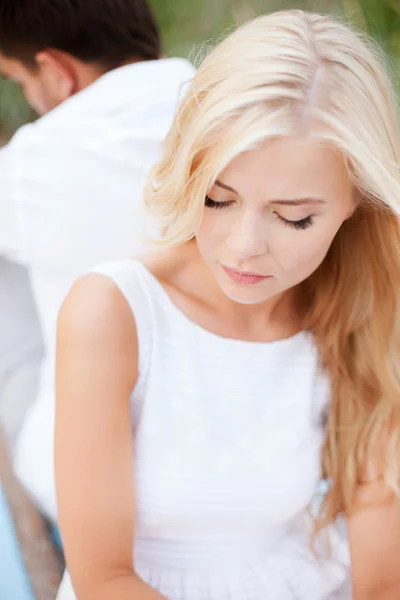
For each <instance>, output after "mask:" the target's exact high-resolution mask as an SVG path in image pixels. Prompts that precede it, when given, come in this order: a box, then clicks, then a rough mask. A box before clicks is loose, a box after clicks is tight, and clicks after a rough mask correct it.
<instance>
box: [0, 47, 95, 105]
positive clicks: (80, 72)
mask: <svg viewBox="0 0 400 600" xmlns="http://www.w3.org/2000/svg"><path fill="white" fill-rule="evenodd" d="M35 63H36V65H35V67H34V68H31V67H28V66H27V65H25V64H24V63H23V62H21V61H20V60H18V59H16V58H12V57H11V58H10V57H8V56H4V55H3V54H1V53H0V73H2V75H3V77H5V78H6V79H10V80H11V81H14V82H15V83H16V84H17V85H19V86H21V88H22V91H23V92H24V95H25V98H26V100H27V102H28V103H29V105H30V106H31V107H32V108H33V109H34V110H35V111H36V112H37V113H38V114H39V115H44V114H46V113H48V112H49V111H51V110H53V108H55V107H56V106H58V105H59V104H61V103H62V102H64V101H65V100H67V99H68V98H70V97H71V96H73V95H74V94H76V93H77V92H79V91H81V90H83V89H84V88H86V87H88V86H89V85H91V84H92V83H93V82H94V81H96V79H98V78H99V77H100V76H101V75H102V74H103V71H102V70H101V69H100V68H99V67H98V66H94V65H87V64H85V63H83V62H81V61H80V60H78V59H76V58H74V57H73V56H71V55H70V54H67V53H65V52H62V51H60V50H54V49H49V50H46V51H43V52H38V53H37V54H36V56H35Z"/></svg>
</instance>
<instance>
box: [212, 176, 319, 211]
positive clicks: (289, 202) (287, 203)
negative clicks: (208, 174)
mask: <svg viewBox="0 0 400 600" xmlns="http://www.w3.org/2000/svg"><path fill="white" fill-rule="evenodd" d="M214 185H216V186H217V187H220V188H223V189H224V190H228V192H233V193H234V194H236V195H237V196H239V193H238V192H237V191H236V190H235V189H234V188H232V187H230V186H229V185H226V184H225V183H222V181H219V180H218V179H217V180H216V182H215V184H214ZM269 203H270V204H278V205H280V206H303V205H304V204H326V202H325V200H322V198H295V199H293V200H270V202H269Z"/></svg>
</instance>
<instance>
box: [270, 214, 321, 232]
mask: <svg viewBox="0 0 400 600" xmlns="http://www.w3.org/2000/svg"><path fill="white" fill-rule="evenodd" d="M275 215H276V217H277V219H279V221H280V222H281V223H283V225H285V227H292V228H293V229H308V228H309V227H311V226H312V225H313V223H314V220H313V215H310V216H309V217H305V218H304V219H300V220H299V221H289V220H288V219H284V218H283V217H281V215H278V213H275Z"/></svg>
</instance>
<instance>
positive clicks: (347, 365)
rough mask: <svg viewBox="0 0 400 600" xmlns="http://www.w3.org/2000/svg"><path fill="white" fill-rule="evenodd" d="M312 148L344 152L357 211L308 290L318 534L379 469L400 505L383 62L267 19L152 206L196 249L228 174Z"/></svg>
mask: <svg viewBox="0 0 400 600" xmlns="http://www.w3.org/2000/svg"><path fill="white" fill-rule="evenodd" d="M296 135H307V136H313V137H314V138H317V139H319V140H321V142H322V143H324V144H328V145H330V146H331V147H333V148H335V149H336V150H337V151H339V152H340V154H341V156H342V157H343V165H344V168H345V169H346V170H347V172H348V176H349V178H350V179H351V181H352V183H353V189H354V197H355V200H356V202H357V210H356V212H355V214H354V216H353V217H352V218H350V219H349V220H348V221H346V222H345V223H344V224H343V226H342V227H341V229H340V231H339V232H338V234H337V236H336V238H335V239H334V241H333V243H332V246H331V248H330V250H329V253H328V255H327V257H326V259H325V260H324V262H323V263H322V265H321V266H320V267H319V268H318V270H317V271H316V272H315V273H314V274H313V275H312V276H311V277H310V278H309V279H307V280H306V281H305V282H303V284H301V285H300V287H299V290H300V291H301V294H302V297H303V299H304V305H305V306H306V315H305V323H304V327H305V329H308V330H310V331H311V332H312V333H313V335H314V337H315V340H316V343H317V345H318V348H319V352H320V357H321V363H322V365H323V366H324V368H325V369H326V370H327V372H328V374H329V376H330V379H331V389H332V400H331V408H330V413H329V418H328V424H327V428H326V436H325V442H324V448H323V471H324V476H325V477H326V478H328V479H329V480H330V482H331V486H330V489H329V492H328V494H327V496H326V498H325V501H324V503H323V506H322V508H321V514H320V515H319V518H318V519H317V521H316V524H317V527H316V529H317V530H319V529H321V528H322V527H323V526H325V525H327V524H328V523H331V522H334V521H335V519H336V517H337V516H338V514H340V513H346V512H347V511H349V510H350V508H351V506H352V503H353V500H354V497H355V492H356V488H357V485H358V484H359V483H360V480H361V479H362V477H363V473H364V471H365V468H366V466H367V464H368V461H369V460H370V459H371V457H372V456H373V455H374V454H375V452H376V451H377V449H379V455H380V457H381V460H380V464H379V467H380V468H379V471H378V473H377V474H376V476H377V477H379V478H382V480H383V481H385V482H386V484H387V485H388V486H389V488H390V489H391V490H393V492H394V493H395V494H396V495H398V496H399V482H400V459H399V457H400V226H399V217H398V215H399V213H400V172H399V156H400V153H399V124H398V117H397V109H396V102H395V95H394V91H393V88H392V85H391V82H390V76H389V74H388V69H387V67H386V66H385V59H384V57H383V56H382V52H381V51H380V50H379V48H378V47H377V46H376V45H375V44H374V43H373V42H372V41H371V40H369V39H368V38H367V37H366V36H365V35H364V34H362V33H360V32H357V31H355V30H353V29H352V28H351V27H349V26H348V25H345V24H342V23H341V22H339V21H336V20H335V19H333V18H331V17H329V16H321V15H317V14H313V13H305V12H302V11H283V12H278V13H274V14H271V15H267V16H264V17H260V18H257V19H255V20H253V21H251V22H249V23H247V24H245V25H243V26H242V27H240V28H238V29H237V30H236V31H235V32H233V33H232V34H231V35H229V36H228V37H227V38H226V39H225V40H223V41H222V42H221V43H220V44H219V45H217V46H216V47H215V48H214V49H213V50H212V51H211V52H210V53H209V55H208V56H207V57H206V58H205V60H204V61H203V63H202V64H201V66H200V68H199V70H198V73H197V75H196V76H195V78H194V80H193V82H192V84H191V86H190V88H189V90H188V91H187V93H186V96H185V98H184V100H183V102H182V104H181V106H180V109H179V111H178V113H177V116H176V118H175V121H174V123H173V126H172V129H171V131H170V133H169V135H168V137H167V140H166V143H165V152H164V155H163V158H162V160H161V161H160V162H159V164H158V165H157V166H156V167H155V169H154V170H153V172H152V174H151V177H150V180H149V183H148V185H147V189H146V203H147V205H148V207H149V209H150V210H151V212H152V213H153V214H154V215H155V216H156V218H157V220H158V222H159V223H161V226H162V227H163V231H164V235H163V237H162V243H164V244H167V245H173V244H178V243H182V242H184V241H186V240H189V239H191V238H192V237H194V236H195V235H196V231H197V228H198V226H199V223H200V221H201V218H202V212H203V206H204V197H205V195H206V194H207V193H208V192H209V190H210V188H211V187H212V185H213V183H214V181H215V179H216V178H217V177H218V174H219V173H220V172H221V171H222V170H223V169H224V168H225V167H226V166H227V165H228V164H229V163H230V161H231V160H232V159H233V158H234V157H235V156H237V155H238V154H240V153H241V152H243V151H244V150H247V149H249V148H254V147H256V146H257V144H259V143H260V142H262V141H265V140H267V139H271V138H277V137H284V136H296Z"/></svg>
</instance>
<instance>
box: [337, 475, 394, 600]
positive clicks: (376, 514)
mask: <svg viewBox="0 0 400 600" xmlns="http://www.w3.org/2000/svg"><path fill="white" fill-rule="evenodd" d="M348 534H349V542H350V554H351V562H352V579H353V591H354V600H399V598H400V503H399V501H398V500H397V499H395V498H394V495H393V493H392V492H391V491H389V490H388V488H387V487H386V486H385V484H384V482H383V481H382V480H375V481H373V480H371V482H370V483H368V482H366V483H365V484H363V485H360V486H359V489H358V493H357V498H356V501H355V505H354V508H353V511H352V513H351V515H349V517H348Z"/></svg>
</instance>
